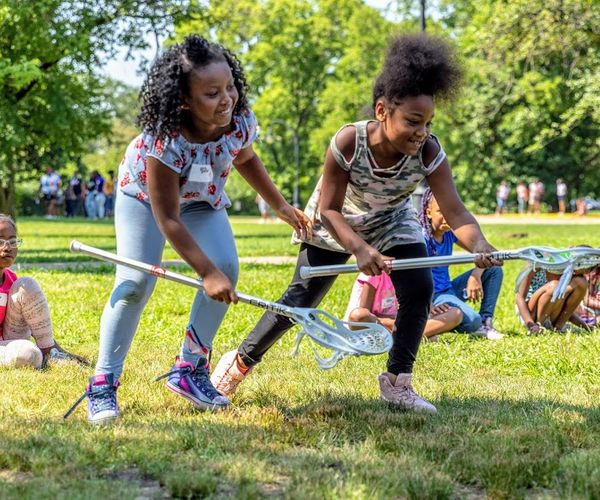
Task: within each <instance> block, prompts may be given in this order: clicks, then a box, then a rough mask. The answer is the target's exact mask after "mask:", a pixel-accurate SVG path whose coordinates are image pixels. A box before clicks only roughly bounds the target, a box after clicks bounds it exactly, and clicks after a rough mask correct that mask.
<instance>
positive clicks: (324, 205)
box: [319, 127, 388, 276]
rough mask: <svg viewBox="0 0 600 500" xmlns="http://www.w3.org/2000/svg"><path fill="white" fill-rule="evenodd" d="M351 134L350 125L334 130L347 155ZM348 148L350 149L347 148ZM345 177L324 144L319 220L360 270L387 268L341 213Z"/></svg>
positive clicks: (374, 272)
mask: <svg viewBox="0 0 600 500" xmlns="http://www.w3.org/2000/svg"><path fill="white" fill-rule="evenodd" d="M354 137H355V129H354V127H347V128H346V129H345V130H343V131H342V132H340V134H338V141H339V142H338V147H339V148H340V150H341V151H342V153H343V154H344V155H345V156H346V157H348V158H349V157H351V156H352V155H353V153H354V150H353V147H354ZM348 148H351V150H350V151H348ZM348 179H349V174H348V172H346V171H345V170H343V169H342V168H341V167H340V166H339V165H338V164H337V162H336V160H335V158H334V157H333V153H332V152H331V149H330V148H327V153H326V155H325V165H324V167H323V181H322V184H321V196H320V199H319V209H320V211H321V218H322V220H323V224H324V225H325V227H326V228H327V230H328V231H329V232H330V233H331V235H332V236H333V237H334V238H335V240H336V241H337V242H338V243H339V244H340V245H341V246H342V248H345V249H346V250H348V251H349V252H350V253H352V254H353V255H354V256H355V257H356V260H357V264H358V268H359V269H360V270H361V271H362V272H363V273H365V274H366V275H368V276H374V275H378V274H381V272H382V271H384V270H387V268H388V266H387V264H386V261H385V258H384V256H383V255H381V254H380V253H379V252H378V251H377V250H376V249H375V248H373V247H372V246H370V245H369V244H367V242H366V241H364V240H363V239H362V238H361V237H360V236H358V234H356V233H355V232H354V230H353V229H352V228H351V227H350V225H349V224H348V223H347V222H346V219H345V218H344V216H343V215H342V207H343V205H344V198H345V195H346V188H347V186H348Z"/></svg>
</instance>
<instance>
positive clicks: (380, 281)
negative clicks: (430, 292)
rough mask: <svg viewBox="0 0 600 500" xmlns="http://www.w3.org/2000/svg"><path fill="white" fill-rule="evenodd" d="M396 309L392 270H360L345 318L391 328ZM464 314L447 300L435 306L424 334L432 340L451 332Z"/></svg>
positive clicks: (396, 301) (390, 329)
mask: <svg viewBox="0 0 600 500" xmlns="http://www.w3.org/2000/svg"><path fill="white" fill-rule="evenodd" d="M397 312H398V300H397V299H396V292H395V290H394V284H393V283H392V280H391V278H390V276H389V274H387V273H381V274H379V275H376V276H367V275H366V274H364V273H360V274H359V275H358V278H356V281H355V282H354V286H353V287H352V292H351V294H350V301H349V303H348V308H347V309H346V314H345V315H344V319H345V320H346V321H362V322H368V323H379V324H381V325H383V326H385V327H386V328H387V329H388V330H389V331H390V332H392V331H393V329H394V323H395V321H396V314H397ZM462 318H463V315H462V312H461V311H460V309H459V308H457V307H450V306H449V305H448V304H439V305H437V306H433V307H432V309H431V312H430V313H429V318H428V319H427V323H425V330H424V331H423V336H424V337H425V338H426V339H428V340H431V341H434V340H437V336H438V335H440V334H442V333H445V332H450V331H452V330H454V329H455V328H456V327H457V326H458V325H460V323H461V322H462Z"/></svg>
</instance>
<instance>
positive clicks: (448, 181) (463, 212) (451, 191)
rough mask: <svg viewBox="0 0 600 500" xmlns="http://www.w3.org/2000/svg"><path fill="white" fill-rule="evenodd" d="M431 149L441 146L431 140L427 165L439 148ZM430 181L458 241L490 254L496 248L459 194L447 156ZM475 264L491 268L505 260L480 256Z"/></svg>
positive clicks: (425, 155)
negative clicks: (487, 238)
mask: <svg viewBox="0 0 600 500" xmlns="http://www.w3.org/2000/svg"><path fill="white" fill-rule="evenodd" d="M431 148H438V146H437V145H436V144H435V143H434V142H433V141H431V140H430V141H428V143H427V144H426V146H425V151H424V153H423V157H424V159H423V161H424V162H425V164H427V161H428V160H429V158H433V157H434V155H435V154H437V151H435V149H434V150H432V149H431ZM429 161H431V160H429ZM427 181H428V183H429V186H430V187H431V191H432V192H433V195H434V196H435V199H436V200H437V202H438V204H439V206H440V209H441V211H442V213H443V214H444V218H445V219H446V220H447V221H448V224H449V225H450V227H451V228H452V230H453V232H454V234H455V235H456V237H457V238H458V241H459V244H460V245H461V246H462V247H463V248H465V249H467V250H468V251H470V252H473V253H483V254H487V253H490V252H493V251H495V250H496V249H495V248H494V247H493V246H492V245H490V243H489V242H488V241H487V240H486V238H485V236H484V235H483V233H482V232H481V228H480V227H479V224H478V223H477V221H476V220H475V217H473V215H472V214H471V212H469V211H468V210H467V208H466V207H465V205H464V204H463V202H462V200H461V199H460V197H459V196H458V193H457V191H456V186H455V185H454V180H453V179H452V171H451V169H450V164H449V163H448V159H447V158H446V159H444V161H443V162H442V163H441V164H440V166H439V167H438V168H437V169H436V170H435V171H434V172H433V173H432V174H431V175H429V176H428V177H427ZM475 264H476V265H477V267H491V266H494V265H501V264H502V263H501V262H500V261H497V260H495V259H491V258H490V257H489V256H486V255H484V256H482V257H479V258H478V259H477V260H476V261H475Z"/></svg>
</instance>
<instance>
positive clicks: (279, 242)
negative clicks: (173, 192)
mask: <svg viewBox="0 0 600 500" xmlns="http://www.w3.org/2000/svg"><path fill="white" fill-rule="evenodd" d="M231 220H232V225H233V229H234V233H235V237H236V242H237V245H238V254H239V256H240V257H253V256H256V255H261V256H273V255H296V254H297V252H298V250H297V248H298V247H297V246H295V245H290V237H291V228H290V227H289V226H288V225H287V224H283V223H281V224H279V223H272V224H264V225H262V224H258V223H257V222H258V217H232V218H231ZM18 224H19V237H20V238H21V239H22V240H23V246H22V247H21V248H20V250H19V262H20V263H22V264H26V263H27V264H29V263H44V262H57V261H61V262H86V261H91V260H93V259H92V258H91V257H88V256H87V255H82V254H72V253H70V252H69V244H70V243H71V240H73V239H78V240H81V241H82V242H84V243H86V244H88V245H92V246H95V247H98V248H101V249H103V250H109V251H114V250H115V236H114V234H115V231H114V227H113V221H112V220H102V221H89V220H87V219H83V218H77V219H75V220H70V221H69V220H66V219H64V218H63V219H58V220H46V219H42V218H39V217H23V218H20V219H19V221H18ZM163 258H164V259H165V260H167V259H177V258H179V257H178V255H177V254H176V253H175V251H174V250H173V249H171V248H170V247H169V246H168V245H167V248H166V249H165V252H164V255H163Z"/></svg>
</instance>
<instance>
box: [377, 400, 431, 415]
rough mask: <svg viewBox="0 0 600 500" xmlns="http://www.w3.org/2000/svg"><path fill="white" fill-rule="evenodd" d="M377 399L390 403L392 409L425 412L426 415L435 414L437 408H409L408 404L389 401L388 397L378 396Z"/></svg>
mask: <svg viewBox="0 0 600 500" xmlns="http://www.w3.org/2000/svg"><path fill="white" fill-rule="evenodd" d="M379 399H380V400H381V401H383V402H384V403H386V404H388V405H390V406H391V407H392V408H394V409H400V410H404V411H407V412H412V413H425V414H427V415H436V414H437V412H438V411H437V408H435V407H434V408H435V409H433V410H432V409H426V408H409V407H408V406H404V405H402V404H400V403H397V402H396V401H391V400H389V399H386V398H384V397H383V396H379Z"/></svg>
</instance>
